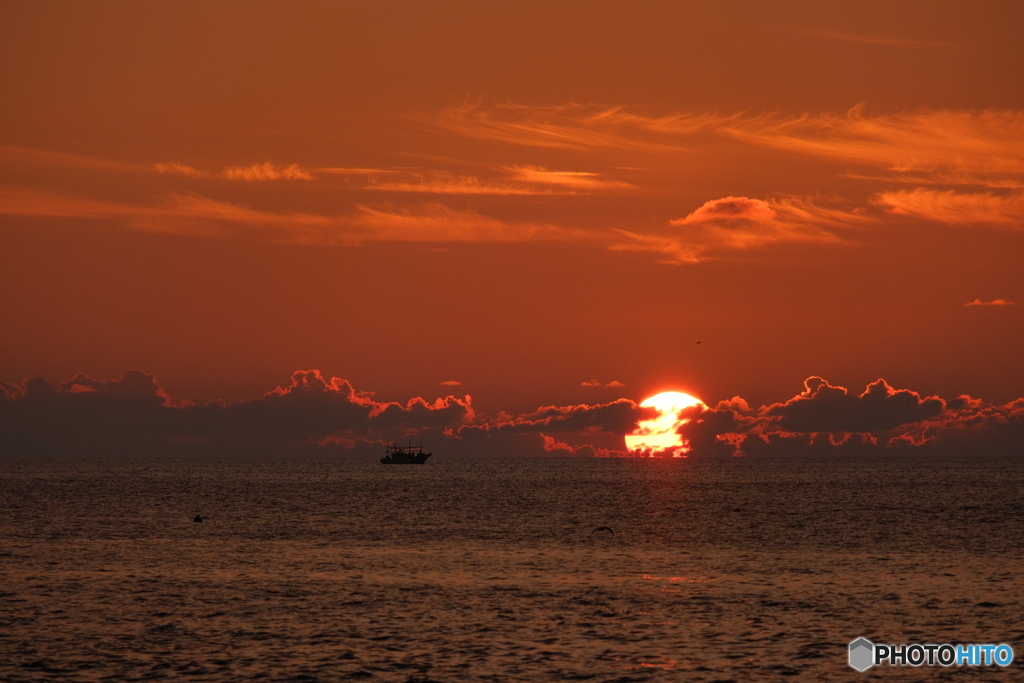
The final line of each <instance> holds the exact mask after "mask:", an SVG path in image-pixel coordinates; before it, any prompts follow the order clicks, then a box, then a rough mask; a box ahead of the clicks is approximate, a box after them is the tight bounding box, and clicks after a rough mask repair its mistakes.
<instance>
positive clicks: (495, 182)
mask: <svg viewBox="0 0 1024 683" xmlns="http://www.w3.org/2000/svg"><path fill="white" fill-rule="evenodd" d="M633 187H634V186H633V185H631V184H630V183H626V182H623V181H619V180H611V179H606V178H603V177H601V175H600V174H598V173H593V172H586V171H550V170H548V169H546V168H544V167H541V166H512V167H506V168H503V169H502V172H501V174H500V175H499V176H498V177H492V178H489V179H484V180H481V179H480V178H479V177H478V176H475V175H461V174H457V173H447V172H444V171H426V172H423V171H417V172H413V171H397V170H396V171H394V172H392V173H391V174H389V175H388V176H385V179H384V180H381V179H379V178H376V177H373V178H371V179H370V180H369V181H368V182H367V184H366V186H365V188H364V189H368V190H380V191H386V192H420V193H429V194H471V195H472V194H480V195H568V194H582V193H592V192H597V191H604V190H622V189H630V188H633Z"/></svg>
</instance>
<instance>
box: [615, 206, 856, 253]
mask: <svg viewBox="0 0 1024 683" xmlns="http://www.w3.org/2000/svg"><path fill="white" fill-rule="evenodd" d="M872 220H873V219H871V218H869V217H867V216H865V215H864V214H862V213H859V212H855V211H843V210H840V209H834V208H828V207H823V206H819V205H818V204H815V203H814V202H813V201H812V200H810V199H807V198H800V197H788V198H779V199H770V200H768V201H765V200H761V199H751V198H749V197H723V198H722V199H715V200H711V201H709V202H705V203H704V204H703V205H702V206H700V207H699V208H697V209H695V210H694V211H692V212H691V213H689V214H687V215H686V216H685V217H683V218H678V219H676V220H673V221H669V226H670V229H667V230H664V231H661V232H658V233H638V232H633V231H626V230H620V231H618V232H619V233H620V234H621V235H622V236H624V237H627V238H628V240H627V241H620V242H618V243H616V244H613V245H612V247H611V248H612V249H615V250H620V251H649V252H654V253H656V254H659V255H660V256H661V260H662V261H663V262H665V263H675V264H680V263H696V262H698V261H701V260H703V259H704V258H707V257H708V256H709V255H710V254H712V253H716V252H723V251H734V250H745V249H751V248H755V247H762V246H765V245H768V244H772V243H785V242H818V243H840V242H843V241H844V238H843V237H841V236H840V234H839V232H840V230H842V229H849V228H853V227H857V226H863V225H867V224H869V223H870V222H872Z"/></svg>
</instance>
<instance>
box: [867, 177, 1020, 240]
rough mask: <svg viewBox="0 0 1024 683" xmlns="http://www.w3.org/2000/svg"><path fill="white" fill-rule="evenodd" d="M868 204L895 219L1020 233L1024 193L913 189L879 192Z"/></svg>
mask: <svg viewBox="0 0 1024 683" xmlns="http://www.w3.org/2000/svg"><path fill="white" fill-rule="evenodd" d="M872 203H874V204H875V205H877V206H880V207H882V208H883V209H885V210H886V211H887V212H889V213H891V214H895V215H899V216H910V217H914V218H920V219H925V220H930V221H938V222H941V223H948V224H954V225H984V226H987V227H992V228H998V229H1002V230H1012V231H1024V192H1013V193H1011V194H993V193H991V192H956V191H954V190H942V191H939V190H929V189H924V188H916V189H914V190H897V191H892V192H880V193H878V194H876V195H875V196H874V197H873V198H872Z"/></svg>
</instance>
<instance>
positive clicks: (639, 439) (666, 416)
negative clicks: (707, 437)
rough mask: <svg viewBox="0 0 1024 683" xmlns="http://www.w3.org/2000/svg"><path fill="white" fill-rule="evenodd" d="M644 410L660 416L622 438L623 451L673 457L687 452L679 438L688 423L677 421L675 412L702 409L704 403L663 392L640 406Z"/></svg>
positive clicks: (671, 392) (643, 422)
mask: <svg viewBox="0 0 1024 683" xmlns="http://www.w3.org/2000/svg"><path fill="white" fill-rule="evenodd" d="M640 405H641V407H644V408H655V409H656V410H657V411H658V412H659V413H661V414H660V415H658V417H656V418H654V419H651V420H643V421H641V422H640V423H638V424H637V428H636V430H635V431H634V432H633V433H632V434H626V448H627V449H629V450H630V451H651V452H654V451H669V452H671V454H672V455H673V456H674V457H678V456H681V455H682V454H683V453H686V452H687V451H689V450H690V447H689V444H688V443H686V441H685V440H684V439H683V437H682V436H680V435H679V432H678V429H679V427H680V426H681V425H684V424H686V423H687V422H689V420H687V419H680V418H679V412H680V411H682V410H683V409H685V408H692V407H693V406H702V405H704V402H703V401H701V400H700V399H699V398H694V397H693V396H690V395H689V394H684V393H682V392H679V391H665V392H662V393H660V394H656V395H654V396H651V397H650V398H648V399H646V400H645V401H644V402H643V403H641V404H640Z"/></svg>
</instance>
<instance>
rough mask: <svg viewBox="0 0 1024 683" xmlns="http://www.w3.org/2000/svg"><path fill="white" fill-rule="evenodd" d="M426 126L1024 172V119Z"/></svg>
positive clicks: (494, 109)
mask: <svg viewBox="0 0 1024 683" xmlns="http://www.w3.org/2000/svg"><path fill="white" fill-rule="evenodd" d="M418 121H419V122H420V123H422V124H424V125H430V126H433V127H435V128H437V129H441V130H444V131H448V132H451V133H456V134H459V135H463V136H467V137H474V138H482V139H489V140H493V141H499V142H506V143H510V144H516V145H521V146H530V147H552V148H567V149H581V150H582V149H625V150H633V151H646V152H655V153H677V152H679V151H681V150H684V149H688V148H692V147H693V146H694V144H695V143H696V136H698V135H707V134H712V135H715V136H720V137H723V138H729V139H732V140H736V141H740V142H745V143H748V144H751V145H755V146H759V147H765V148H773V149H781V150H785V151H789V152H792V153H794V154H800V155H807V156H814V157H825V158H831V159H835V160H838V161H843V162H848V163H858V164H867V165H870V166H874V167H877V168H881V169H885V170H890V171H896V172H909V171H928V172H950V171H956V172H965V173H966V172H972V173H993V174H999V173H1003V174H1007V173H1008V174H1021V173H1024V112H1019V111H997V110H984V111H951V110H936V111H920V112H901V113H896V114H878V115H871V114H868V113H867V112H866V111H865V109H864V108H863V107H855V108H853V109H851V110H849V111H847V112H844V113H831V112H823V113H817V114H802V115H785V114H761V115H755V114H746V113H741V114H733V115H720V114H711V113H705V114H692V113H675V114H668V115H652V114H645V113H641V112H638V111H632V110H630V109H629V108H627V107H621V106H616V107H603V106H598V105H582V104H568V105H561V106H526V105H516V104H508V103H506V104H488V103H484V102H463V103H460V104H458V105H454V106H452V107H448V108H446V109H444V110H442V111H440V112H438V113H437V114H436V115H434V116H425V117H419V119H418Z"/></svg>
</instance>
